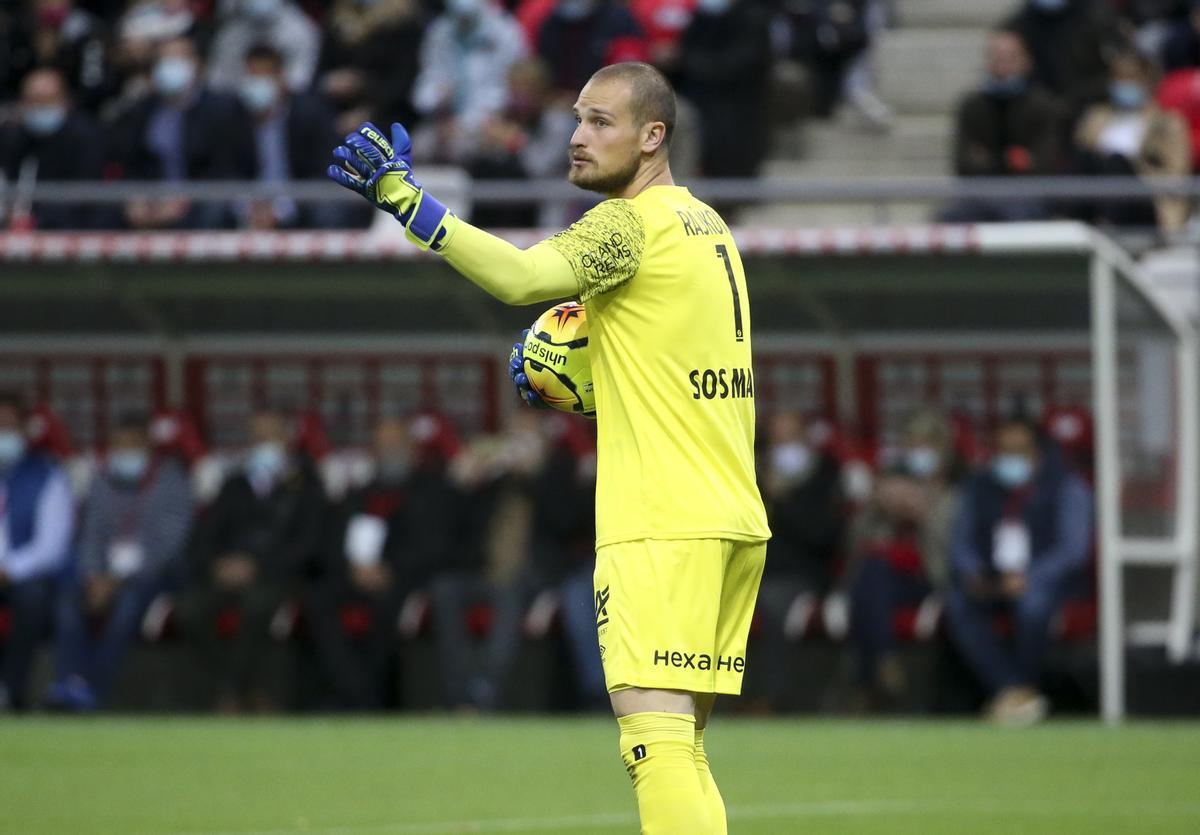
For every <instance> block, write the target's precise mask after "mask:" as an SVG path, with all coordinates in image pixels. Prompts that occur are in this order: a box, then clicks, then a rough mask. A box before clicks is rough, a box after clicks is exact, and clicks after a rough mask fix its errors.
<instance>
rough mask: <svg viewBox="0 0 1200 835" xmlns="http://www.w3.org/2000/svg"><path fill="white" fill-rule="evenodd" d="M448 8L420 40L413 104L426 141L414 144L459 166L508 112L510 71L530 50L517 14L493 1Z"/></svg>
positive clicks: (450, 0)
mask: <svg viewBox="0 0 1200 835" xmlns="http://www.w3.org/2000/svg"><path fill="white" fill-rule="evenodd" d="M445 9H446V10H445V12H444V13H443V14H442V15H440V16H439V17H437V18H436V19H435V20H434V21H433V23H431V24H430V25H429V29H428V30H427V31H426V32H425V38H424V40H423V41H422V42H421V69H420V73H419V74H418V75H417V80H416V83H415V84H414V85H413V91H412V103H413V107H414V108H415V109H416V111H417V113H419V114H421V115H422V116H424V117H426V119H427V122H426V125H425V127H424V128H423V129H422V132H423V133H425V135H426V136H427V137H428V138H426V139H424V140H423V141H422V139H421V137H420V136H419V135H418V136H417V137H415V138H414V142H413V144H414V147H417V148H422V147H424V148H436V149H437V154H436V155H435V156H438V157H439V158H440V161H442V162H451V163H459V162H462V161H464V160H465V159H466V158H467V157H468V156H469V155H470V154H472V153H473V152H474V151H475V150H476V149H477V148H478V147H479V136H480V134H481V132H482V129H483V126H484V123H485V122H487V121H488V120H489V119H490V118H491V117H493V116H495V115H496V114H498V113H499V112H500V111H501V110H502V109H503V108H504V105H505V103H506V94H507V83H506V82H507V79H508V71H509V69H511V68H512V66H513V64H514V63H516V62H517V61H519V60H521V59H522V58H524V57H525V54H526V52H527V47H526V44H525V37H524V35H523V34H522V33H521V27H520V26H518V25H517V22H516V20H514V19H513V16H512V15H511V14H509V13H508V11H506V10H505V9H504V8H502V7H501V6H498V5H496V4H494V3H492V1H491V0H447V2H446V6H445ZM431 134H433V135H431Z"/></svg>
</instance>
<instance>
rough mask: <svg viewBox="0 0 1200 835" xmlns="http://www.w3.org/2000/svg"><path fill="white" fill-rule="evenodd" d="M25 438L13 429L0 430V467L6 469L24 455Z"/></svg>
mask: <svg viewBox="0 0 1200 835" xmlns="http://www.w3.org/2000/svg"><path fill="white" fill-rule="evenodd" d="M25 448H26V443H25V436H24V435H22V434H21V433H20V432H18V431H17V430H15V429H4V430H0V467H3V468H5V469H7V468H8V467H11V466H12V465H13V464H15V463H17V462H18V461H20V460H21V457H22V456H23V455H25Z"/></svg>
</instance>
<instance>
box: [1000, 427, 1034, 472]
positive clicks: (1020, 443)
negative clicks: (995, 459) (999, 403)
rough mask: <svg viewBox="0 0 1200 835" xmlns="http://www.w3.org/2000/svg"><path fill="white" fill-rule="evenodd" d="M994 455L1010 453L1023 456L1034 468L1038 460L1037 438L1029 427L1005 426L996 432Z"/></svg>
mask: <svg viewBox="0 0 1200 835" xmlns="http://www.w3.org/2000/svg"><path fill="white" fill-rule="evenodd" d="M996 455H997V456H1002V455H1012V456H1020V457H1022V458H1025V459H1026V460H1027V461H1029V463H1030V464H1031V465H1033V466H1034V467H1035V468H1036V467H1037V462H1038V449H1037V438H1035V437H1034V436H1033V433H1032V432H1030V431H1029V427H1027V426H1020V425H1013V426H1005V427H1002V428H1001V429H1000V431H999V432H998V433H997V434H996Z"/></svg>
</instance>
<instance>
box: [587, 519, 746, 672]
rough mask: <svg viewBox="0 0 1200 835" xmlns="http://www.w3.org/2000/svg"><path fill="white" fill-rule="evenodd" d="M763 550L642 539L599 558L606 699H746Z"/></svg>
mask: <svg viewBox="0 0 1200 835" xmlns="http://www.w3.org/2000/svg"><path fill="white" fill-rule="evenodd" d="M766 552H767V543H766V542H734V541H730V540H723V539H674V540H672V539H639V540H635V541H632V542H617V543H614V544H612V545H606V546H604V547H603V548H601V549H599V551H597V553H596V577H595V580H596V632H597V634H598V635H599V638H600V657H601V659H603V661H604V679H605V682H606V684H607V685H608V692H610V693H612V692H613V691H616V690H623V689H626V688H629V687H647V688H654V689H660V690H687V691H690V692H693V693H730V694H733V695H737V694H739V693H741V692H742V674H743V673H744V672H745V669H746V637H747V635H748V634H749V632H750V621H751V619H752V618H753V616H754V602H755V600H756V599H757V598H758V584H759V581H760V580H761V579H762V571H763V560H764V558H765V556H766Z"/></svg>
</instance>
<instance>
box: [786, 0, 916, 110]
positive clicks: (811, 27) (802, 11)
mask: <svg viewBox="0 0 1200 835" xmlns="http://www.w3.org/2000/svg"><path fill="white" fill-rule="evenodd" d="M884 18H885V12H884V5H883V4H882V3H880V2H876V0H812V2H807V3H796V4H785V5H784V8H783V23H784V25H783V27H782V30H781V31H782V33H783V36H784V39H785V41H786V48H785V49H784V52H785V53H786V54H787V55H788V56H789V57H791V58H792V59H794V60H796V61H799V62H800V63H801V64H803V65H804V66H805V67H806V68H807V69H808V72H809V74H810V77H811V85H810V86H811V93H812V98H813V102H812V106H813V112H814V114H815V115H816V116H819V117H821V118H829V117H830V116H832V115H833V113H834V111H835V110H836V108H837V105H838V104H840V103H841V102H842V101H843V100H845V101H846V102H847V103H848V104H849V105H851V106H852V107H853V108H854V109H855V111H857V112H858V114H859V115H860V116H861V117H862V118H863V119H864V121H865V122H866V124H867V125H869V126H870V127H873V128H876V129H887V128H888V127H889V126H890V124H891V120H892V112H891V109H890V108H889V107H888V106H887V105H886V104H884V103H883V102H882V101H880V100H879V98H878V96H876V95H875V92H874V86H873V82H872V77H871V75H872V73H871V57H872V55H871V46H872V42H873V40H874V36H875V34H876V33H877V32H878V30H879V29H881V28H882V27H883V22H884Z"/></svg>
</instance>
